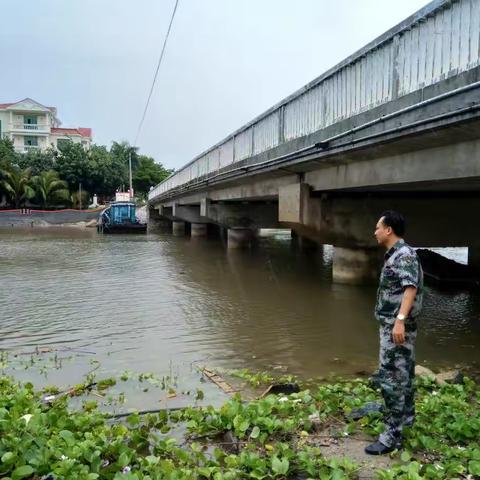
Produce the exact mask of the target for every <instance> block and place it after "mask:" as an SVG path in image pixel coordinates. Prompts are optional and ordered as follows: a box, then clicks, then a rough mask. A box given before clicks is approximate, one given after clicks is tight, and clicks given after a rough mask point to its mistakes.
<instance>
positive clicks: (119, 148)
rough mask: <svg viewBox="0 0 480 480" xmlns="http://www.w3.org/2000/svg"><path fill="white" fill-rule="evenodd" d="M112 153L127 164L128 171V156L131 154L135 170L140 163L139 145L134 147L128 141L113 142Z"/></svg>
mask: <svg viewBox="0 0 480 480" xmlns="http://www.w3.org/2000/svg"><path fill="white" fill-rule="evenodd" d="M110 153H111V154H112V155H113V156H114V157H115V158H116V159H117V160H119V161H120V162H121V163H123V164H124V165H126V166H127V171H128V158H129V156H130V155H131V159H132V170H135V168H137V165H138V152H137V147H132V146H131V145H130V144H129V143H128V142H120V143H118V142H113V143H112V148H110Z"/></svg>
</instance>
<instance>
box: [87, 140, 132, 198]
mask: <svg viewBox="0 0 480 480" xmlns="http://www.w3.org/2000/svg"><path fill="white" fill-rule="evenodd" d="M88 156H89V163H90V171H91V175H92V176H91V179H90V191H91V193H97V194H99V195H104V196H106V197H111V196H112V195H114V193H115V191H116V190H117V189H118V188H120V187H121V186H122V185H127V184H128V166H127V164H126V163H125V160H124V159H123V158H122V157H117V156H115V155H112V154H111V153H110V152H109V151H108V150H107V149H106V147H104V146H98V145H92V147H91V148H90V150H89V152H88Z"/></svg>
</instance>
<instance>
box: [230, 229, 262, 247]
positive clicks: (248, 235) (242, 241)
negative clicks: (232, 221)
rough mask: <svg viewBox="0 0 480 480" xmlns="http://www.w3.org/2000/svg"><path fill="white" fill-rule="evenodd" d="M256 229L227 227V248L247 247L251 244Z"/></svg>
mask: <svg viewBox="0 0 480 480" xmlns="http://www.w3.org/2000/svg"><path fill="white" fill-rule="evenodd" d="M256 236H257V231H256V230H252V229H250V228H229V229H228V233H227V247H228V248H249V247H251V246H252V244H253V242H254V240H255V238H256Z"/></svg>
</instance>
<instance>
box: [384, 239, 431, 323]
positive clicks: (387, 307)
mask: <svg viewBox="0 0 480 480" xmlns="http://www.w3.org/2000/svg"><path fill="white" fill-rule="evenodd" d="M408 286H413V287H416V288H417V295H416V297H415V301H414V303H413V306H412V309H411V311H410V314H409V315H408V319H407V322H408V320H410V321H412V320H414V319H415V318H416V317H417V316H418V314H419V313H420V310H421V309H422V297H423V271H422V266H421V265H420V261H419V259H418V257H417V254H416V252H415V250H414V249H413V248H412V247H410V246H409V245H407V244H406V243H405V242H404V241H403V240H399V241H398V242H397V243H396V244H395V245H393V247H392V248H390V249H389V250H388V251H387V253H386V254H385V261H384V264H383V268H382V273H381V274H380V284H379V286H378V291H377V303H376V305H375V317H376V318H377V320H378V321H379V322H380V323H381V324H383V325H385V324H393V323H394V322H395V317H396V316H397V314H398V312H399V310H400V305H401V303H402V299H403V292H404V290H405V287H408Z"/></svg>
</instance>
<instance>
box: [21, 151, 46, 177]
mask: <svg viewBox="0 0 480 480" xmlns="http://www.w3.org/2000/svg"><path fill="white" fill-rule="evenodd" d="M17 165H18V166H19V167H20V168H30V169H31V171H32V175H33V176H36V175H40V174H41V173H42V172H48V171H50V170H55V151H54V150H53V149H48V150H46V151H41V150H29V151H28V152H27V153H21V154H19V155H18V159H17Z"/></svg>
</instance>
